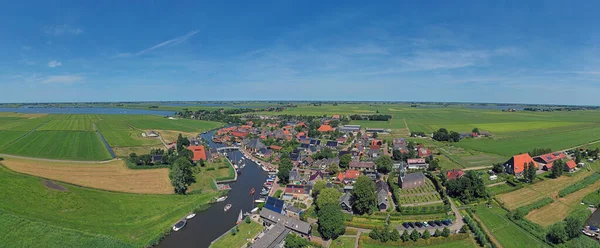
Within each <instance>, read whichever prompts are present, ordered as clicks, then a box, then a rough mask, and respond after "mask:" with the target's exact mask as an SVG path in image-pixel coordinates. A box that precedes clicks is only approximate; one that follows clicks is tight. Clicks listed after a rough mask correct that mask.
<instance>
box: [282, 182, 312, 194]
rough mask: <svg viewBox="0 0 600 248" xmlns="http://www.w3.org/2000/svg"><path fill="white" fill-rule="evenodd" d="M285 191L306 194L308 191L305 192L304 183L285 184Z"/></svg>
mask: <svg viewBox="0 0 600 248" xmlns="http://www.w3.org/2000/svg"><path fill="white" fill-rule="evenodd" d="M285 193H286V194H303V195H305V194H308V192H306V188H305V187H304V185H293V184H290V185H287V186H285Z"/></svg>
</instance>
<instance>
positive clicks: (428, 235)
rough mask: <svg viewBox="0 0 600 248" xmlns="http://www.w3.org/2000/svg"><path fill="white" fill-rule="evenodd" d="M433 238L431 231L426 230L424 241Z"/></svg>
mask: <svg viewBox="0 0 600 248" xmlns="http://www.w3.org/2000/svg"><path fill="white" fill-rule="evenodd" d="M430 237H431V233H429V230H427V229H426V230H425V231H424V232H423V239H429V238H430Z"/></svg>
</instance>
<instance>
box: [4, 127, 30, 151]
mask: <svg viewBox="0 0 600 248" xmlns="http://www.w3.org/2000/svg"><path fill="white" fill-rule="evenodd" d="M26 133H27V132H25V131H4V130H0V147H3V146H5V145H8V144H9V143H10V142H12V141H15V140H16V139H18V138H19V137H21V136H23V135H24V134H26Z"/></svg>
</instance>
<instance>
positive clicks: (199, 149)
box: [187, 146, 206, 162]
mask: <svg viewBox="0 0 600 248" xmlns="http://www.w3.org/2000/svg"><path fill="white" fill-rule="evenodd" d="M187 149H188V150H190V151H192V153H193V154H194V156H193V157H192V161H194V162H198V161H200V159H202V160H204V161H206V150H205V149H204V146H188V148H187Z"/></svg>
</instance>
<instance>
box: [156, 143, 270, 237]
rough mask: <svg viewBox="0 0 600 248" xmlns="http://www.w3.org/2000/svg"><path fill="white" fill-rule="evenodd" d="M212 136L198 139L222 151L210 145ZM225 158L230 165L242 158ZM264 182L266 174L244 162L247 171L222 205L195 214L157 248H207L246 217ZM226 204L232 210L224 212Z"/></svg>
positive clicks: (234, 154) (233, 155)
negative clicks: (241, 216)
mask: <svg viewBox="0 0 600 248" xmlns="http://www.w3.org/2000/svg"><path fill="white" fill-rule="evenodd" d="M214 132H215V131H211V132H209V133H207V134H202V135H201V136H202V138H204V139H206V140H208V141H209V145H210V147H215V148H217V147H222V146H223V145H222V144H215V143H213V142H212V136H213V134H214ZM228 155H229V157H230V158H231V160H232V161H239V160H240V159H241V158H242V154H241V152H239V151H232V152H229V153H228ZM266 179H267V173H266V172H265V171H263V170H262V169H261V168H260V167H259V166H258V165H256V164H255V163H254V162H252V161H251V160H249V159H246V167H245V168H244V169H242V174H240V175H239V176H238V180H237V182H235V183H230V184H229V185H230V186H231V188H232V189H231V190H230V191H229V195H228V197H227V200H225V202H219V203H215V204H213V205H211V206H210V208H209V209H207V210H206V211H203V212H200V213H198V214H197V215H196V217H194V218H193V219H191V220H188V222H187V225H186V226H185V228H183V229H182V230H180V231H178V232H171V234H169V235H168V236H166V237H165V239H163V240H162V241H161V243H160V244H159V245H158V246H157V247H165V248H166V247H208V246H209V245H210V243H211V242H212V241H213V240H215V239H216V238H218V237H219V236H221V235H222V234H223V233H225V232H228V231H229V230H231V228H233V227H234V226H235V222H236V221H237V218H238V215H239V213H240V210H242V212H244V213H245V212H250V210H252V209H253V208H255V204H254V200H255V199H258V198H260V191H261V189H262V185H263V183H264V182H265V180H266ZM251 188H255V189H256V193H255V194H254V196H252V195H250V189H251ZM226 204H231V205H232V207H231V209H230V210H229V211H227V212H224V211H223V207H225V205H226ZM231 248H237V247H231Z"/></svg>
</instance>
